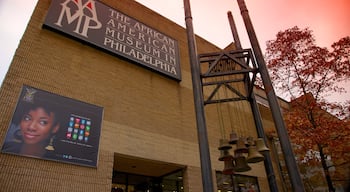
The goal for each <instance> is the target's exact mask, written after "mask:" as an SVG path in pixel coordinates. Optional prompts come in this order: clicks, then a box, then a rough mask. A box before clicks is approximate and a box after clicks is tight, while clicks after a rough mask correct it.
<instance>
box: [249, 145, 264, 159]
mask: <svg viewBox="0 0 350 192" xmlns="http://www.w3.org/2000/svg"><path fill="white" fill-rule="evenodd" d="M260 161H264V156H263V155H262V154H261V153H259V152H258V151H257V150H256V146H250V147H249V149H248V157H247V162H248V163H257V162H260Z"/></svg>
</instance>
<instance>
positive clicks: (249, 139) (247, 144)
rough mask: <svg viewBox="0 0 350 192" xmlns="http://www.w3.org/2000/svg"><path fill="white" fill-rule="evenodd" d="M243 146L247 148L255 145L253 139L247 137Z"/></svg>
mask: <svg viewBox="0 0 350 192" xmlns="http://www.w3.org/2000/svg"><path fill="white" fill-rule="evenodd" d="M245 145H246V146H247V147H249V146H252V145H255V142H254V138H253V137H247V139H246V142H245Z"/></svg>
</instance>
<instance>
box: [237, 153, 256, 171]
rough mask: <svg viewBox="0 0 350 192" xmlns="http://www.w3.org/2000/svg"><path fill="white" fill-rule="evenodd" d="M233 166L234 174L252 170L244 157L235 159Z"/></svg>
mask: <svg viewBox="0 0 350 192" xmlns="http://www.w3.org/2000/svg"><path fill="white" fill-rule="evenodd" d="M235 164H236V166H235V167H234V171H236V172H246V171H249V170H251V169H252V168H251V167H250V166H249V165H248V163H247V161H246V158H245V157H244V156H238V157H235Z"/></svg>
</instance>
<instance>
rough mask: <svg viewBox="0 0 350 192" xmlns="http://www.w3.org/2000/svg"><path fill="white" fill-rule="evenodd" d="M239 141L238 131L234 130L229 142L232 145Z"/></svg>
mask: <svg viewBox="0 0 350 192" xmlns="http://www.w3.org/2000/svg"><path fill="white" fill-rule="evenodd" d="M237 141H238V136H237V133H236V132H234V131H232V132H231V133H230V140H229V141H228V143H229V144H231V145H234V144H237Z"/></svg>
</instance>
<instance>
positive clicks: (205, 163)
mask: <svg viewBox="0 0 350 192" xmlns="http://www.w3.org/2000/svg"><path fill="white" fill-rule="evenodd" d="M184 7H185V21H186V31H187V41H188V51H189V54H190V65H191V74H192V87H193V97H194V105H195V111H196V121H197V132H198V133H197V134H198V143H199V153H200V162H201V171H202V183H203V192H214V187H213V177H212V172H211V171H212V169H211V161H210V153H209V144H208V134H207V128H206V122H205V113H204V99H203V93H202V82H201V78H200V69H199V61H198V57H197V47H196V41H195V35H194V31H193V25H192V15H191V7H190V2H189V0H184Z"/></svg>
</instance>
